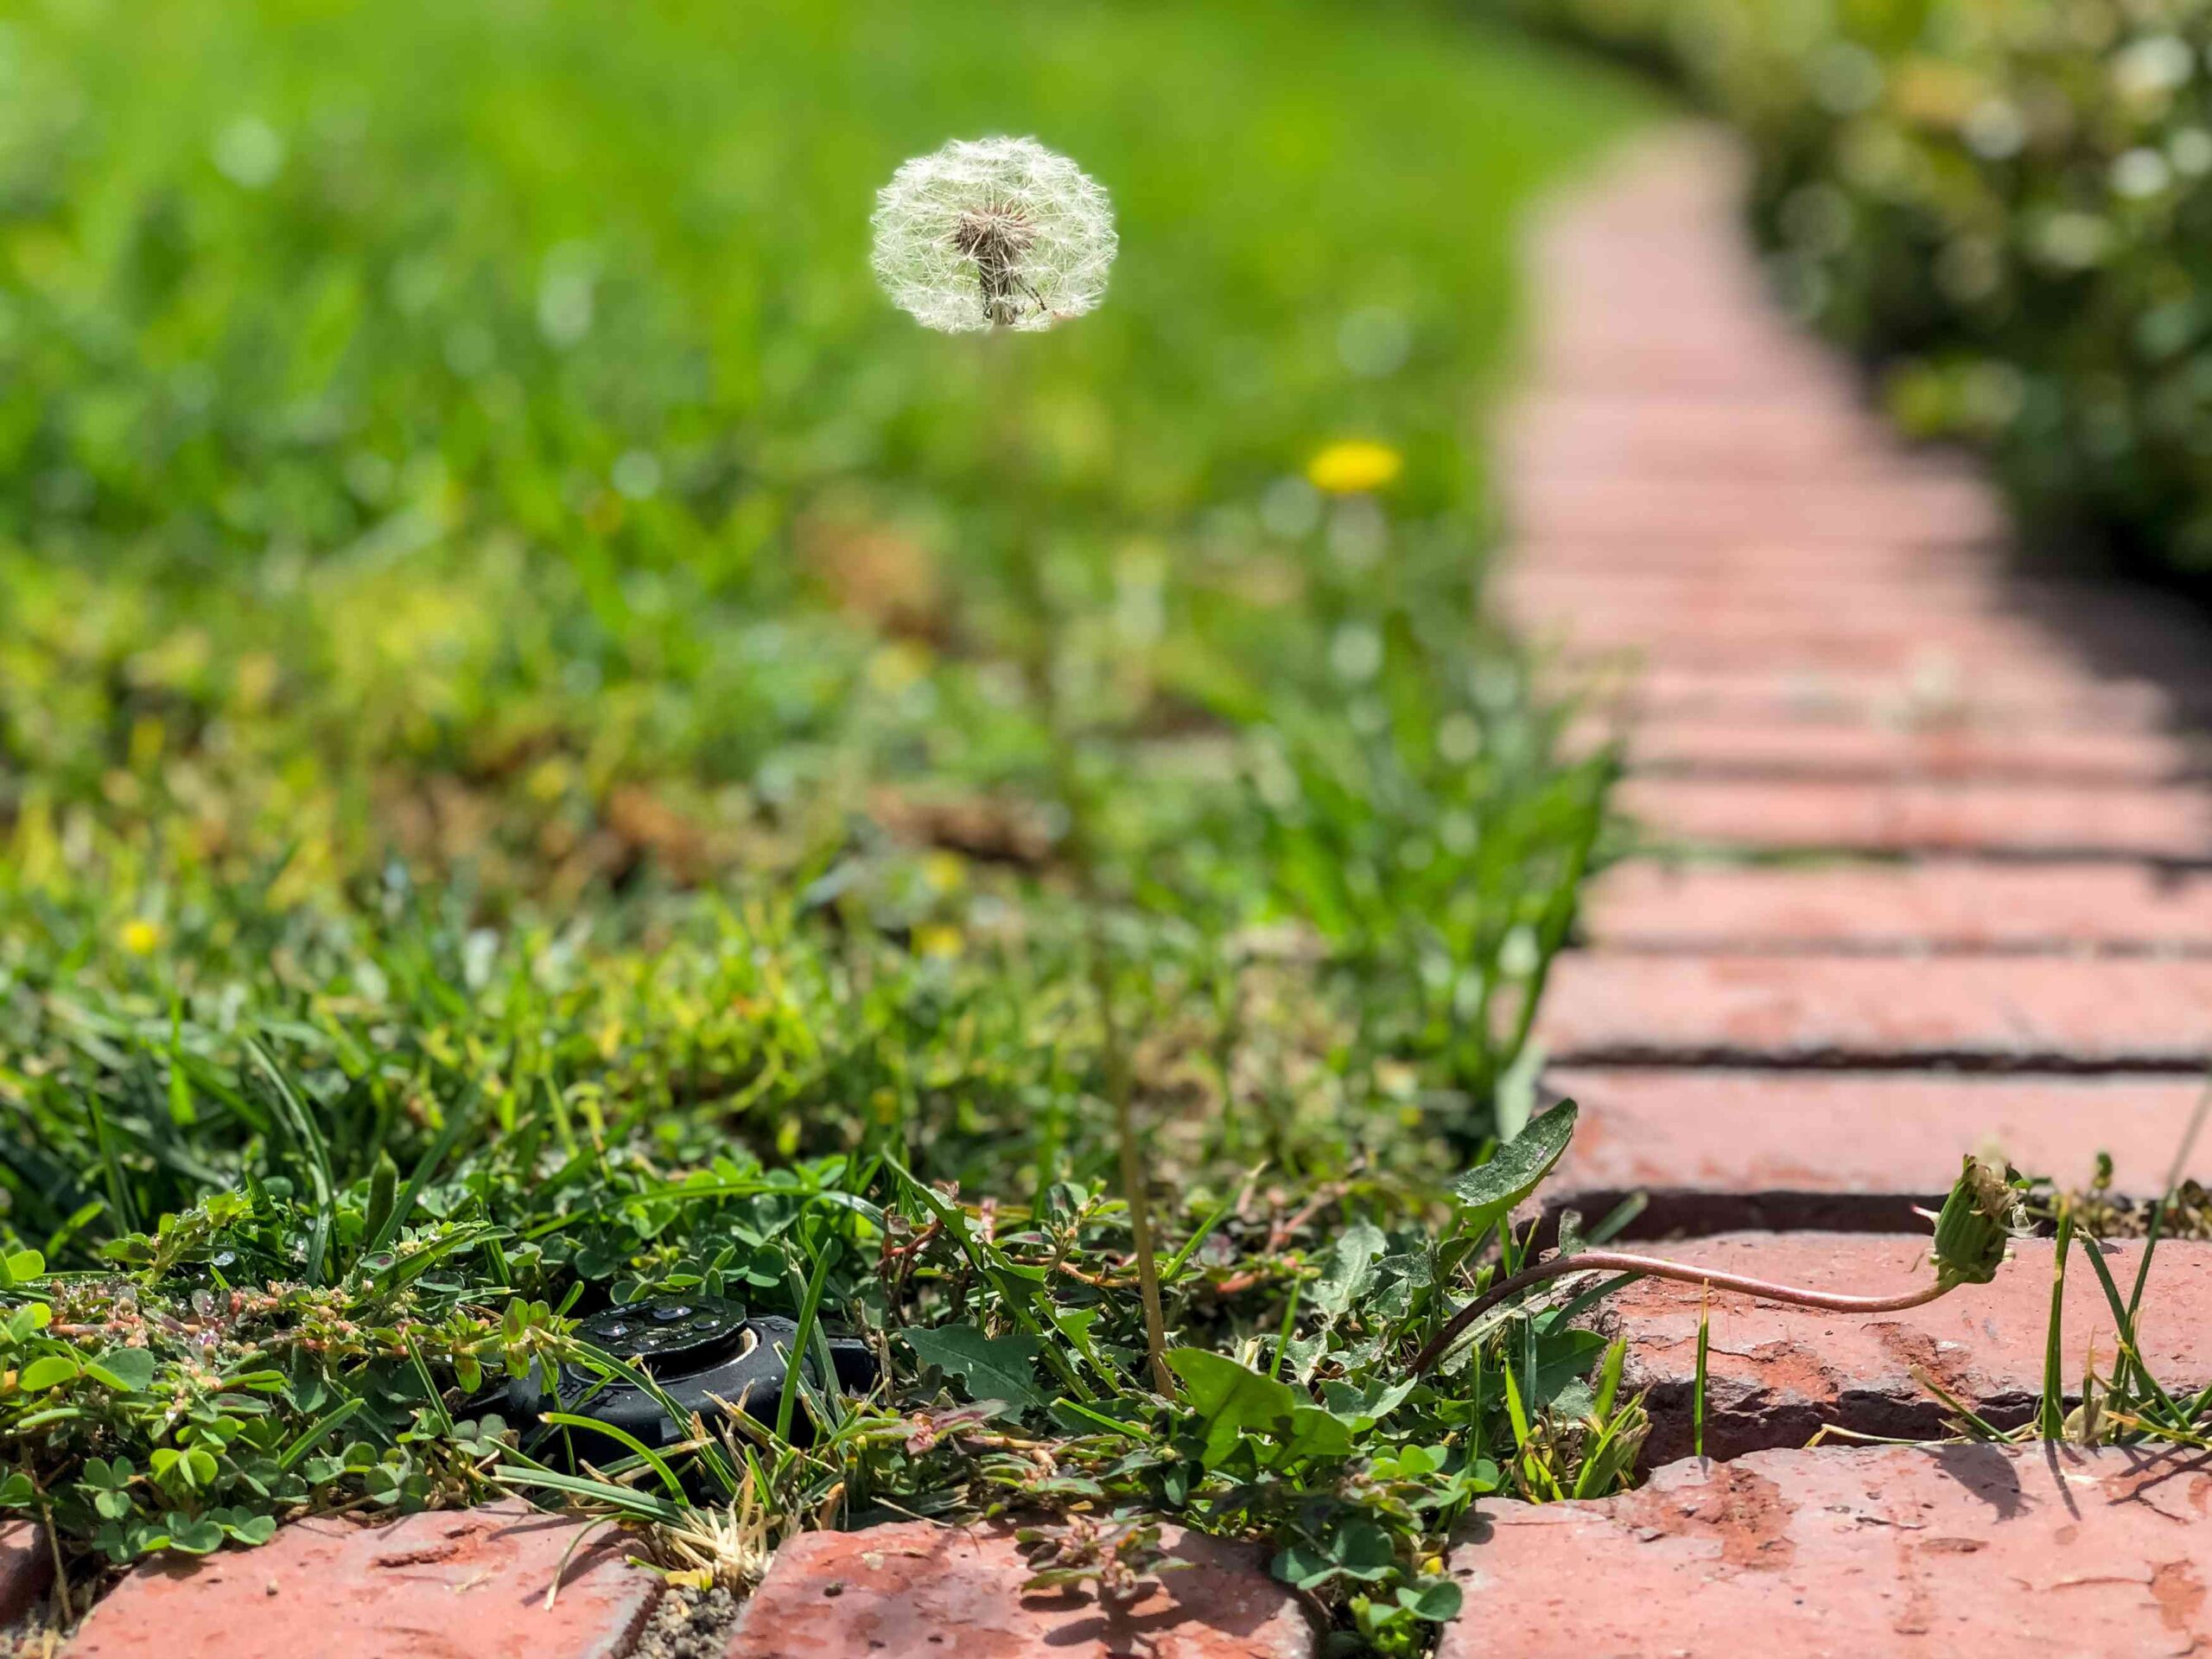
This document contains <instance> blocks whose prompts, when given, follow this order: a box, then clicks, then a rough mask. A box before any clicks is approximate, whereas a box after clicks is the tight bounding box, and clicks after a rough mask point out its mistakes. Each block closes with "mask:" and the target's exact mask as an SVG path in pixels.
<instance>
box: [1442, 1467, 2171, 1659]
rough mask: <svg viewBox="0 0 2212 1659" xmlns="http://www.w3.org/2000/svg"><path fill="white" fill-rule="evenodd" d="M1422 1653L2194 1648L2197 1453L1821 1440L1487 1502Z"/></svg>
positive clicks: (1657, 1656)
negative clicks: (1805, 1447)
mask: <svg viewBox="0 0 2212 1659" xmlns="http://www.w3.org/2000/svg"><path fill="white" fill-rule="evenodd" d="M1450 1559H1451V1567H1452V1572H1453V1573H1454V1574H1455V1575H1457V1576H1458V1577H1459V1580H1460V1582H1461V1583H1462V1585H1463V1586H1465V1593H1466V1607H1465V1612H1464V1614H1463V1615H1462V1617H1461V1618H1460V1619H1459V1623H1458V1624H1454V1625H1453V1626H1452V1628H1451V1629H1450V1630H1447V1631H1446V1634H1445V1638H1444V1643H1443V1645H1442V1647H1441V1648H1440V1649H1439V1652H1438V1659H1491V1656H1495V1655H1509V1654H1510V1655H1511V1656H1513V1659H1595V1656H1599V1655H1603V1656H1606V1659H1677V1656H1681V1655H1687V1654H1712V1653H1724V1652H1730V1651H1733V1650H1734V1649H1738V1648H1739V1647H1743V1646H1746V1645H1749V1646H1755V1647H1756V1648H1757V1649H1758V1650H1759V1651H1760V1652H1762V1653H1766V1654H1773V1655H1778V1656H1796V1655H1808V1656H1810V1655H1832V1656H1838V1659H1841V1656H1849V1659H1904V1656H1923V1655H1928V1656H1932V1655H1937V1654H1942V1655H1959V1656H1964V1655H1982V1654H1992V1655H1993V1654H2027V1653H2041V1652H2046V1651H2049V1652H2054V1653H2064V1654H2066V1655H2069V1656H2077V1659H2147V1656H2151V1655H2159V1654H2188V1653H2196V1652H2201V1651H2202V1650H2204V1649H2206V1648H2208V1647H2212V1609H2209V1608H2208V1607H2207V1605H2206V1589H2207V1586H2208V1585H2209V1584H2212V1465H2208V1464H2207V1462H2206V1460H2205V1459H2203V1458H2202V1457H2201V1456H2200V1455H2197V1454H2194V1453H2187V1452H2167V1453H2162V1454H2152V1453H2148V1452H2133V1451H2113V1450H2104V1451H2094V1452H2085V1451H2080V1450H2076V1449H2074V1448H2071V1447H2051V1448H2044V1447H2000V1446H1940V1447H1929V1448H1925V1449H1923V1448H1918V1447H1904V1446H1865V1447H1841V1446H1839V1447H1834V1448H1829V1449H1823V1450H1821V1451H1817V1452H1763V1453H1760V1454H1759V1455H1758V1456H1755V1457H1749V1458H1745V1459H1743V1460H1742V1461H1740V1462H1738V1463H1732V1464H1726V1465H1712V1464H1697V1463H1684V1464H1678V1465H1675V1467H1673V1468H1670V1469H1664V1470H1662V1471H1659V1473H1658V1474H1657V1475H1656V1477H1655V1478H1653V1479H1652V1481H1651V1483H1650V1484H1649V1485H1648V1486H1646V1487H1645V1488H1643V1490H1642V1491H1636V1492H1630V1493H1626V1494H1624V1495H1623V1496H1620V1497H1612V1498H1607V1499H1604V1500H1602V1501H1599V1502H1595V1503H1556V1504H1551V1505H1548V1506H1542V1507H1537V1506H1533V1505H1529V1504H1521V1503H1484V1505H1483V1506H1482V1508H1481V1510H1480V1512H1479V1513H1478V1515H1477V1516H1474V1517H1473V1518H1472V1519H1471V1521H1470V1522H1469V1523H1468V1524H1467V1525H1466V1527H1465V1529H1463V1530H1462V1532H1461V1535H1460V1538H1459V1543H1458V1545H1457V1547H1456V1548H1454V1549H1453V1550H1452V1555H1451V1558H1450Z"/></svg>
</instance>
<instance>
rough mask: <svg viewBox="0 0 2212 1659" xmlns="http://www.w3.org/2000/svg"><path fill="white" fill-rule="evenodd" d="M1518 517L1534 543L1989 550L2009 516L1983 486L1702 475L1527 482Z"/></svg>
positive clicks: (1520, 488) (1519, 492) (1516, 503)
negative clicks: (1777, 540) (1781, 541)
mask: <svg viewBox="0 0 2212 1659" xmlns="http://www.w3.org/2000/svg"><path fill="white" fill-rule="evenodd" d="M1512 518H1513V522H1514V524H1515V525H1516V527H1517V529H1518V530H1519V531H1521V532H1522V534H1525V535H1527V536H1529V537H1532V538H1534V539H1537V540H1548V539H1556V540H1560V541H1592V542H1605V541H1626V542H1630V543H1640V544H1645V545H1648V544H1649V543H1650V542H1652V541H1653V540H1655V539H1656V540H1660V541H1664V540H1665V539H1666V538H1668V537H1702V536H1718V537H1726V536H1774V535H1776V534H1777V532H1780V533H1782V534H1785V535H1786V536H1787V537H1788V538H1789V540H1790V541H1791V542H1793V543H1805V544H1808V545H1809V544H1815V543H1818V544H1823V545H1825V544H1830V543H1842V544H1844V545H1846V546H1850V545H1854V544H1859V543H1869V542H1873V543H1881V542H1888V543H1894V544H1898V545H1904V546H1910V547H1941V546H1959V545H1961V544H1967V545H1979V544H1981V543H1986V542H1987V541H1988V540H1989V539H1990V538H1992V537H1998V536H2002V535H2003V534H2004V533H2005V529H2006V526H2005V520H2004V515H2003V513H2002V512H2000V511H1999V508H1998V505H1997V502H1996V499H1995V498H1994V497H1993V495H1992V494H1991V493H1990V491H1989V489H1988V487H1987V486H1986V485H1984V484H1982V483H1980V481H1978V480H1971V479H1963V478H1959V477H1955V476H1954V477H1945V476H1940V475H1936V474H1932V473H1929V474H1909V473H1901V474H1899V476H1897V477H1896V478H1894V479H1891V480H1885V482H1884V483H1883V484H1882V486H1881V487H1880V488H1879V489H1878V490H1877V489H1870V488H1868V487H1866V486H1864V485H1863V484H1861V483H1859V482H1858V481H1857V480H1844V481H1841V482H1838V483H1827V484H1799V483H1787V484H1785V483H1780V482H1775V481H1771V480H1747V479H1721V480H1713V479H1710V478H1707V477H1704V476H1701V475H1699V474H1690V475H1688V476H1683V477H1678V478H1674V479H1646V478H1637V479H1629V480H1605V479H1602V478H1592V479H1572V480H1570V479H1565V478H1560V477H1557V476H1549V477H1539V478H1530V479H1522V480H1516V486H1515V488H1514V491H1513V502H1512Z"/></svg>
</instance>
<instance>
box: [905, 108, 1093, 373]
mask: <svg viewBox="0 0 2212 1659" xmlns="http://www.w3.org/2000/svg"><path fill="white" fill-rule="evenodd" d="M874 226H875V257H874V269H875V278H876V280H877V281H878V282H879V283H882V284H883V289H884V291H885V292H886V293H887V294H889V295H890V296H891V298H892V300H893V302H894V303H895V304H897V305H898V307H899V309H900V310H902V311H905V312H906V313H907V314H908V315H911V316H912V317H913V319H914V320H915V321H917V322H919V323H921V324H922V325H923V326H924V327H930V328H936V329H939V330H942V331H943V332H944V333H946V334H970V333H975V332H977V331H979V330H982V329H989V328H1014V329H1020V330H1023V331H1027V332H1033V331H1035V330H1038V329H1043V328H1050V327H1052V325H1053V324H1055V323H1058V322H1062V321H1066V320H1067V319H1068V318H1070V317H1079V316H1081V315H1083V314H1084V312H1086V311H1090V310H1094V309H1096V308H1097V305H1098V302H1100V301H1101V300H1102V299H1103V298H1104V297H1105V294H1106V273H1107V270H1108V268H1109V266H1111V265H1112V264H1113V263H1114V253H1115V250H1116V247H1117V246H1118V243H1117V241H1116V238H1115V235H1114V214H1113V209H1112V207H1111V206H1110V204H1109V202H1108V201H1107V199H1106V192H1105V191H1104V190H1103V189H1102V188H1100V187H1099V186H1098V184H1097V183H1096V181H1094V180H1092V179H1090V177H1088V176H1087V175H1085V174H1084V172H1083V170H1082V169H1081V168H1078V167H1077V166H1076V164H1075V163H1074V162H1071V161H1070V160H1068V158H1067V157H1066V156H1060V155H1056V154H1055V153H1054V152H1052V150H1049V149H1046V148H1045V147H1044V146H1043V145H1042V144H1040V143H1038V142H1037V141H1036V140H1035V139H1033V138H982V139H975V140H968V139H956V140H954V141H953V142H952V143H949V144H947V145H945V146H944V149H939V150H938V151H936V152H934V153H933V154H931V155H928V156H916V157H915V158H914V159H913V160H912V161H910V162H906V164H905V165H904V166H902V167H900V168H899V170H898V172H896V173H895V174H893V175H892V178H891V182H890V183H889V184H887V185H886V186H885V187H884V188H883V190H882V192H881V193H880V194H879V195H878V196H877V197H876V206H875V218H874Z"/></svg>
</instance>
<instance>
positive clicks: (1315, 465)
mask: <svg viewBox="0 0 2212 1659" xmlns="http://www.w3.org/2000/svg"><path fill="white" fill-rule="evenodd" d="M1405 469H1406V458H1405V457H1404V456H1403V455H1402V454H1399V453H1398V452H1397V451H1396V450H1395V449H1393V448H1391V447H1390V446H1389V444H1387V443H1375V442H1370V441H1369V440H1368V439H1365V438H1346V439H1344V441H1343V442H1339V443H1332V444H1331V445H1329V446H1328V447H1327V448H1325V449H1323V450H1321V451H1320V452H1319V454H1316V455H1315V456H1314V457H1313V460H1311V461H1307V462H1306V482H1307V483H1309V484H1311V485H1312V486H1313V487H1314V488H1315V489H1317V490H1319V491H1320V492H1321V493H1323V494H1325V495H1365V494H1367V493H1370V492H1371V491H1375V490H1380V489H1383V488H1386V487H1387V486H1389V485H1392V484H1395V483H1396V482H1397V480H1398V474H1401V473H1402V472H1404V471H1405Z"/></svg>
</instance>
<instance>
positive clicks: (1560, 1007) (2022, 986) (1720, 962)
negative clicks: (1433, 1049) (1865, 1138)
mask: <svg viewBox="0 0 2212 1659" xmlns="http://www.w3.org/2000/svg"><path fill="white" fill-rule="evenodd" d="M1537 1029H1538V1034H1539V1037H1540V1039H1541V1041H1542V1042H1543V1044H1544V1046H1545V1047H1546V1049H1547V1050H1548V1052H1549V1053H1550V1054H1551V1055H1552V1057H1553V1058H1554V1059H1557V1060H1560V1061H1562V1062H1564V1061H1580V1062H1582V1063H1585V1064H1592V1065H1594V1064H1599V1063H1606V1064H1613V1065H1620V1064H1648V1063H1651V1062H1657V1063H1660V1064H1666V1065H1699V1064H1704V1063H1708V1062H1713V1061H1721V1060H1728V1059H1749V1060H1752V1061H1756V1062H1758V1063H1762V1064H1782V1065H1851V1064H1853V1063H1859V1064H1864V1063H1867V1062H1872V1064H1875V1065H1898V1064H1910V1063H1924V1062H1931V1061H1944V1060H1965V1061H1970V1062H1978V1063H1980V1064H1984V1065H1997V1066H2012V1067H2023V1068H2024V1067H2044V1068H2050V1067H2056V1068H2061V1069H2068V1070H2073V1069H2087V1068H2090V1067H2115V1066H2120V1067H2126V1066H2132V1067H2147V1068H2165V1069H2171V1070H2175V1071H2196V1070H2200V1069H2202V1066H2203V1065H2204V1063H2205V1057H2206V1054H2207V1053H2208V1052H2212V962H2208V961H2205V960H2202V959H2201V958H2190V959H2188V960H2183V961H2175V962H2158V961H2149V960H2145V959H2141V958H2136V957H2101V958H2087V959H2074V958H2058V957H1999V958H1981V957H1933V958H1929V959H1926V960H1910V959H1904V958H1896V957H1864V958H1853V957H1749V956H1728V957H1719V956H1715V957H1688V958H1669V957H1656V956H1648V955H1637V956H1615V955H1611V954H1608V953H1603V952H1597V951H1584V952H1579V953H1576V954H1573V955H1570V956H1567V957H1561V958H1560V960H1559V961H1558V962H1557V963H1554V965H1553V968H1552V976H1551V985H1550V988H1549V990H1548V992H1547V994H1546V995H1545V998H1544V1001H1543V1007H1542V1009H1541V1013H1540V1014H1538V1016H1537Z"/></svg>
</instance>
